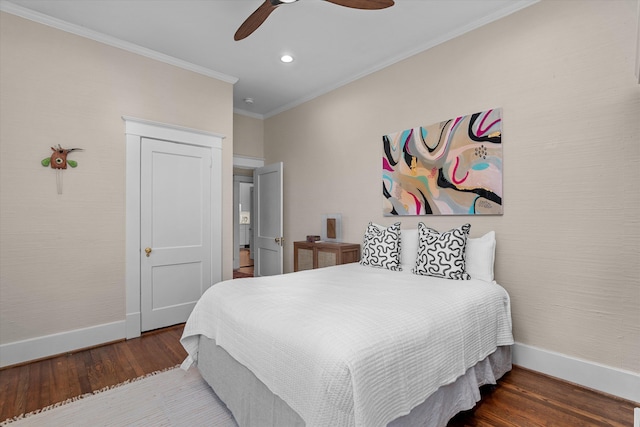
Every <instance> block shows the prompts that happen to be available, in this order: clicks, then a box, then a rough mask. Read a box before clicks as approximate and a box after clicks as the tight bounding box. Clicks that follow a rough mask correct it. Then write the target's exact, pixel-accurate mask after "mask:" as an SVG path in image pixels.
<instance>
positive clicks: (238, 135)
mask: <svg viewBox="0 0 640 427" xmlns="http://www.w3.org/2000/svg"><path fill="white" fill-rule="evenodd" d="M263 142H264V120H262V119H257V118H255V117H250V116H247V115H246V114H238V113H235V114H234V115H233V155H234V156H244V157H254V158H257V159H262V158H264V144H263Z"/></svg>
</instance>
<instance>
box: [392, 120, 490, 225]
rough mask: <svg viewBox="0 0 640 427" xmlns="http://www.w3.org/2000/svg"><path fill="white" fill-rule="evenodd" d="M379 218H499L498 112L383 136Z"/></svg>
mask: <svg viewBox="0 0 640 427" xmlns="http://www.w3.org/2000/svg"><path fill="white" fill-rule="evenodd" d="M382 142H383V150H384V152H383V155H382V192H383V195H384V198H383V210H384V215H385V216H394V215H501V214H502V109H500V108H496V109H492V110H487V111H482V112H480V113H475V114H470V115H467V116H460V117H456V118H453V119H450V120H446V121H443V122H440V123H435V124H432V125H429V126H421V127H417V128H412V129H407V130H403V131H400V132H396V133H391V134H388V135H384V136H383V137H382Z"/></svg>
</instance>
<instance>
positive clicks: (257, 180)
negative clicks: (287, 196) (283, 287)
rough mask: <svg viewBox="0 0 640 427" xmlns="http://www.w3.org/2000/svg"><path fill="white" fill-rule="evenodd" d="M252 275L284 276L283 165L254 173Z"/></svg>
mask: <svg viewBox="0 0 640 427" xmlns="http://www.w3.org/2000/svg"><path fill="white" fill-rule="evenodd" d="M253 197H254V203H253V211H254V217H255V221H253V235H254V238H253V243H254V246H255V250H254V252H253V260H254V267H253V270H254V271H253V275H254V276H256V277H259V276H273V275H275V274H282V271H283V267H282V246H283V245H284V237H283V236H282V234H283V230H282V162H280V163H275V164H273V165H268V166H264V167H261V168H257V169H255V170H254V172H253Z"/></svg>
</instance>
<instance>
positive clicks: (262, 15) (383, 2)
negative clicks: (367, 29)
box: [233, 0, 394, 41]
mask: <svg viewBox="0 0 640 427" xmlns="http://www.w3.org/2000/svg"><path fill="white" fill-rule="evenodd" d="M296 1H298V0H264V3H262V4H261V5H260V7H258V8H257V9H256V10H255V12H253V13H252V14H251V15H249V17H248V18H247V19H246V20H245V21H244V22H243V23H242V25H240V28H238V31H236V33H235V35H234V36H233V39H234V40H236V41H237V40H242V39H244V38H245V37H248V36H249V35H250V34H251V33H253V32H254V31H255V30H257V29H258V27H259V26H260V25H262V23H263V22H264V21H265V20H266V19H267V17H268V16H269V15H270V14H271V12H273V11H274V10H276V8H277V7H278V6H280V5H281V4H287V3H294V2H296ZM325 1H328V2H329V3H333V4H337V5H339V6H345V7H350V8H353V9H365V10H375V9H385V8H387V7H391V6H393V5H394V1H393V0H325Z"/></svg>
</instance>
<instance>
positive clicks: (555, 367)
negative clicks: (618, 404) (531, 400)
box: [513, 342, 640, 402]
mask: <svg viewBox="0 0 640 427" xmlns="http://www.w3.org/2000/svg"><path fill="white" fill-rule="evenodd" d="M513 364H514V365H518V366H522V367H523V368H528V369H531V370H534V371H538V372H542V373H543V374H547V375H551V376H553V377H556V378H560V379H563V380H565V381H570V382H572V383H576V384H579V385H582V386H584V387H588V388H591V389H594V390H598V391H601V392H604V393H608V394H611V395H614V396H618V397H621V398H623V399H627V400H631V401H633V402H640V374H636V373H634V372H629V371H623V370H621V369H616V368H612V367H610V366H606V365H601V364H598V363H595V362H590V361H586V360H581V359H577V358H574V357H571V356H567V355H566V354H561V353H555V352H553V351H549V350H544V349H541V348H537V347H533V346H530V345H526V344H521V343H518V342H516V343H515V344H514V346H513Z"/></svg>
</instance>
